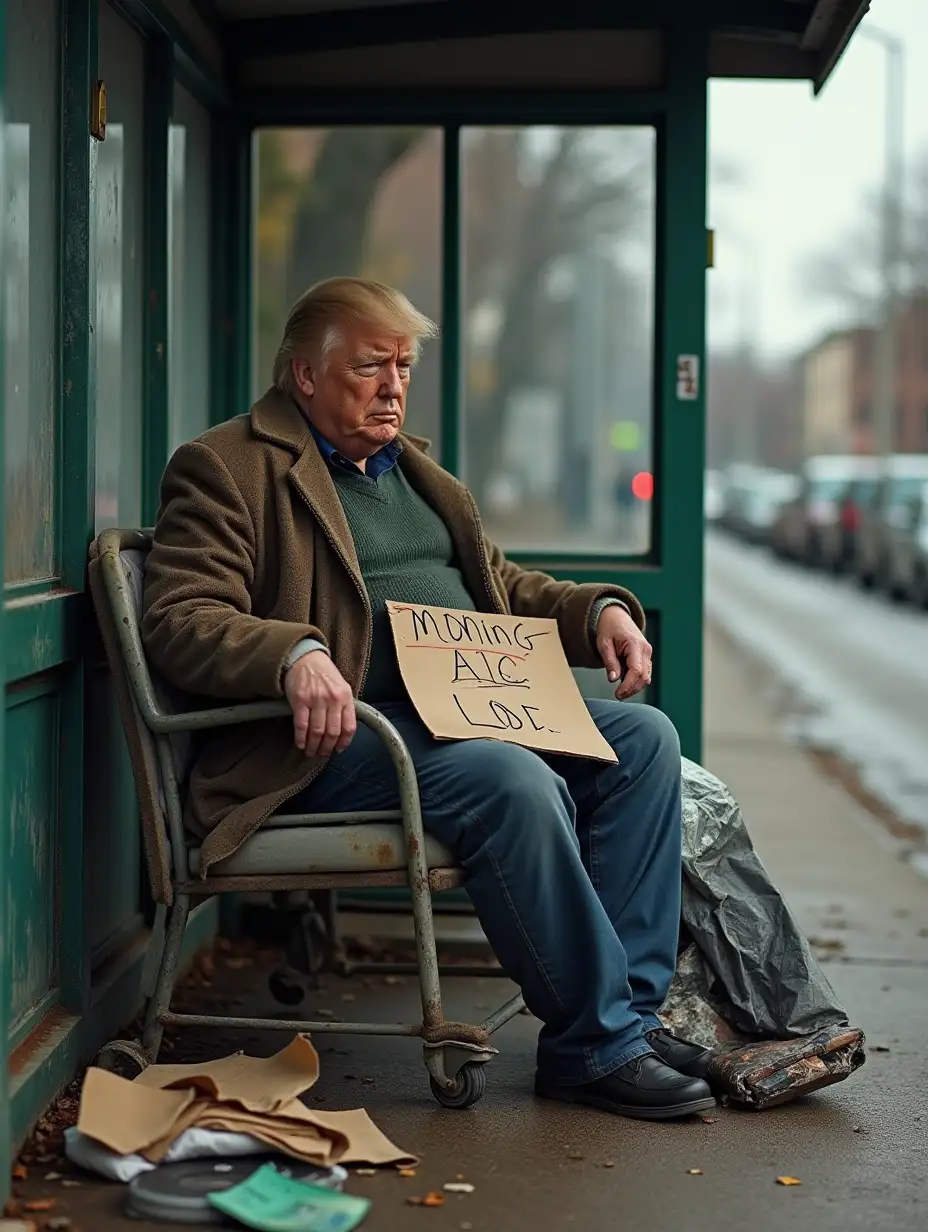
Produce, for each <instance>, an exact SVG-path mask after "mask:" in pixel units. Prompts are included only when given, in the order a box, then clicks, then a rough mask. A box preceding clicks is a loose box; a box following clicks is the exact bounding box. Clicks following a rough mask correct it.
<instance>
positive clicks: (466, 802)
mask: <svg viewBox="0 0 928 1232" xmlns="http://www.w3.org/2000/svg"><path fill="white" fill-rule="evenodd" d="M587 706H588V708H589V711H590V714H591V715H592V717H593V719H594V721H595V723H596V726H597V727H598V728H599V730H600V731H601V732H602V734H603V736H604V737H605V739H606V740H607V741H608V743H609V744H610V745H611V747H612V748H613V749H614V750H615V751H616V753H617V754H618V757H619V759H620V760H619V764H618V765H607V764H605V763H602V762H594V761H590V760H587V759H585V758H573V757H562V756H552V755H550V754H540V753H534V752H532V751H530V750H529V749H524V748H521V747H519V746H518V745H514V744H504V743H502V742H499V741H495V740H462V741H453V742H447V741H441V742H440V741H437V740H433V739H432V737H431V736H430V734H429V732H428V731H427V729H426V728H425V726H424V725H423V724H422V722H421V721H420V720H419V718H418V716H417V715H416V714H415V712H414V710H413V709H412V707H411V706H410V705H408V704H400V705H389V706H383V707H381V708H380V709H381V710H382V712H383V713H384V714H385V715H386V716H387V718H389V719H390V721H391V722H392V723H393V724H394V725H395V726H396V728H397V729H398V731H399V732H400V734H401V735H402V737H403V739H404V740H405V741H406V744H407V746H408V747H409V751H410V753H411V755H412V759H413V762H414V763H415V766H416V772H417V775H418V779H419V791H420V796H421V801H422V818H423V822H424V825H425V829H426V830H427V831H428V833H430V834H432V835H434V836H435V838H437V839H439V840H440V841H441V842H443V843H445V844H446V845H447V846H448V847H450V848H451V849H452V850H453V851H454V852H455V853H456V855H457V858H458V860H459V861H460V863H461V864H462V865H463V866H464V868H465V869H466V870H467V875H468V876H467V883H466V888H467V892H468V894H469V895H470V898H471V900H472V902H473V904H474V907H475V909H476V912H477V916H478V917H479V919H480V923H481V925H482V926H483V929H484V932H485V933H486V936H487V939H488V940H489V942H490V944H491V945H492V947H493V949H494V951H495V953H496V955H497V957H498V959H499V961H500V963H501V964H502V966H503V968H504V970H505V971H506V972H507V974H508V975H509V976H510V977H511V978H512V979H513V980H514V981H515V982H516V983H517V984H518V985H519V987H520V988H521V989H522V993H523V995H524V997H525V1002H526V1005H527V1006H528V1008H529V1010H531V1012H532V1013H533V1014H534V1015H535V1016H536V1017H537V1018H539V1019H540V1020H541V1022H542V1023H543V1027H542V1030H541V1034H540V1036H539V1042H538V1071H539V1074H540V1076H541V1077H542V1078H544V1079H545V1080H546V1081H549V1082H556V1083H563V1084H565V1085H574V1084H579V1083H584V1082H589V1081H591V1080H592V1079H595V1078H598V1077H602V1076H603V1075H604V1074H608V1073H610V1072H611V1071H612V1070H615V1069H617V1068H618V1067H619V1066H620V1065H624V1064H625V1062H626V1061H629V1060H631V1059H632V1058H633V1057H636V1056H641V1055H642V1054H644V1053H646V1052H647V1051H648V1050H649V1049H648V1045H647V1042H646V1041H645V1038H644V1032H645V1031H647V1030H649V1029H650V1028H652V1027H655V1026H658V1025H659V1023H658V1020H657V1018H656V1017H655V1014H656V1011H657V1010H658V1009H659V1008H660V1006H661V1004H662V1002H663V1000H664V997H665V995H666V993H667V989H668V986H669V984H670V980H671V977H672V976H673V972H674V968H675V965H676V949H677V938H678V933H679V927H680V893H681V858H682V857H681V844H682V819H681V811H680V745H679V741H678V738H677V733H676V731H675V730H674V727H673V725H672V724H671V722H670V720H669V719H668V718H667V717H666V716H665V715H664V714H662V713H661V712H660V711H659V710H655V709H653V708H651V707H649V706H644V705H641V704H638V703H635V704H630V703H627V702H616V701H595V700H594V701H588V702H587ZM295 803H296V804H297V806H298V807H299V808H304V809H305V810H306V811H313V812H338V811H342V810H350V809H358V810H361V809H375V808H380V809H384V808H397V807H398V806H399V804H398V796H397V791H396V785H395V777H394V772H393V766H392V763H391V762H390V760H389V757H388V755H387V753H386V752H385V750H384V748H383V746H382V745H381V743H380V742H379V740H378V739H377V737H376V736H374V735H373V734H372V732H371V731H370V730H369V729H368V728H365V727H360V726H359V728H358V732H357V735H356V736H355V738H354V740H353V741H352V743H351V745H350V747H349V748H348V749H347V750H346V751H345V752H344V753H342V754H340V755H338V756H335V757H333V758H332V760H331V761H330V763H329V765H328V766H327V767H326V769H325V770H324V771H323V773H322V774H321V775H320V776H319V778H318V779H316V781H315V782H314V783H312V784H311V785H310V787H309V788H308V789H307V790H306V791H305V792H304V793H303V794H302V796H301V797H300V798H298V801H296V802H295Z"/></svg>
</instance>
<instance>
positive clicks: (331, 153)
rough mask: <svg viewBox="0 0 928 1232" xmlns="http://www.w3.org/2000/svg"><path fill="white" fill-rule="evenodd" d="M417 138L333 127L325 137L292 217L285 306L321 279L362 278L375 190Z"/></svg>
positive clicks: (402, 132) (412, 132)
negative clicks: (365, 243)
mask: <svg viewBox="0 0 928 1232" xmlns="http://www.w3.org/2000/svg"><path fill="white" fill-rule="evenodd" d="M421 135H422V130H421V129H415V128H408V129H393V128H387V129H385V128H335V129H332V130H331V131H330V132H329V133H328V134H327V136H326V138H325V140H324V142H323V146H322V149H321V151H320V152H319V155H318V157H317V159H316V163H315V166H314V167H313V169H312V172H311V174H310V175H309V177H308V178H307V180H306V182H305V185H304V186H303V189H302V192H301V195H300V201H299V204H298V205H297V209H296V216H295V218H294V225H293V242H292V248H291V254H290V262H289V269H288V272H287V294H288V297H289V302H290V303H293V302H294V301H295V300H296V299H298V298H299V297H300V296H301V295H302V294H303V292H304V291H306V290H307V289H308V288H309V287H310V286H312V284H313V283H315V282H319V281H320V280H321V279H323V278H333V277H337V276H339V275H357V274H360V273H361V269H362V264H363V259H364V242H365V237H366V233H367V225H368V219H369V217H370V212H371V208H372V206H373V204H374V201H375V198H376V195H377V188H378V186H379V185H380V183H381V181H382V180H383V177H384V176H385V175H386V174H387V172H388V171H389V170H390V168H391V167H393V166H394V164H395V163H397V162H399V160H400V159H401V158H402V157H403V156H404V155H405V154H406V153H408V151H409V150H410V149H411V148H412V146H413V145H414V144H415V143H416V141H418V140H419V138H420V137H421Z"/></svg>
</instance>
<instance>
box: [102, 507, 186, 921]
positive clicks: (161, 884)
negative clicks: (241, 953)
mask: <svg viewBox="0 0 928 1232" xmlns="http://www.w3.org/2000/svg"><path fill="white" fill-rule="evenodd" d="M150 549H151V536H150V535H149V534H147V533H146V532H144V531H132V530H106V531H103V533H102V534H101V535H99V536H98V538H97V539H96V540H95V541H94V543H93V544H92V545H91V549H90V570H89V573H90V589H91V594H92V596H93V602H94V608H95V610H96V613H97V620H98V622H99V625H100V632H101V634H102V637H103V644H104V648H105V650H106V657H107V662H108V663H109V667H110V671H111V673H112V676H113V683H114V687H115V690H116V697H117V701H118V703H119V712H120V716H121V718H122V723H123V729H124V731H125V736H126V742H127V744H128V747H129V757H130V760H131V762H132V772H133V777H134V779H135V787H136V792H137V794H138V798H139V809H140V813H141V818H142V833H143V841H144V845H145V857H146V862H147V865H148V874H149V880H150V882H151V889H152V896H153V897H154V899H155V902H157V903H166V904H170V903H171V901H172V900H173V891H172V888H171V864H172V861H171V842H170V827H169V825H168V815H167V797H166V793H165V783H164V773H165V766H164V761H162V759H161V758H160V757H159V743H160V742H163V741H169V747H170V757H169V758H166V759H164V760H165V761H166V762H167V766H168V768H169V772H173V775H174V778H175V785H176V787H177V794H178V796H182V794H183V786H184V783H185V782H186V779H187V776H188V773H189V769H190V764H191V761H192V758H193V752H194V745H193V738H192V736H191V735H190V734H189V733H177V734H172V735H171V736H169V737H168V736H164V735H157V734H155V733H154V732H152V731H150V730H149V728H148V726H147V725H146V723H145V720H144V718H143V715H142V712H141V710H140V708H139V705H138V702H137V700H136V698H137V691H138V690H139V689H140V690H141V693H142V695H145V694H148V695H152V694H153V695H154V697H155V699H156V702H157V705H158V709H159V710H160V711H161V712H162V713H164V714H177V713H179V712H180V711H182V710H184V709H186V706H185V705H184V697H183V695H182V694H181V693H180V692H179V691H178V690H176V689H174V688H173V687H171V686H169V685H168V684H167V683H166V682H165V681H164V680H162V679H160V678H159V677H158V676H157V673H155V672H153V671H152V669H151V667H150V666H149V664H148V661H147V659H146V656H145V652H144V648H143V647H142V640H141V631H140V624H141V613H142V592H143V587H144V581H145V561H146V559H147V556H148V552H149V550H150Z"/></svg>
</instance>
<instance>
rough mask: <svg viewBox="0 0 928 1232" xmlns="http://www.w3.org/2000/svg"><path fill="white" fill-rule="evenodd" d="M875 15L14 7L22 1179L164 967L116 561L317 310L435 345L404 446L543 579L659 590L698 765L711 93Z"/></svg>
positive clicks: (9, 127) (0, 951) (13, 1009)
mask: <svg viewBox="0 0 928 1232" xmlns="http://www.w3.org/2000/svg"><path fill="white" fill-rule="evenodd" d="M867 7H868V4H867V3H866V0H697V2H693V0H689V2H684V0H654V2H653V3H651V4H649V5H644V4H641V3H639V2H638V0H614V2H613V3H612V4H608V5H607V4H603V3H600V2H599V0H577V2H575V3H574V4H572V5H570V6H552V7H551V8H550V9H548V10H545V9H543V8H539V9H535V8H534V7H533V6H519V5H510V4H506V3H499V2H498V0H497V2H496V3H494V4H487V3H484V2H483V0H479V2H473V3H469V4H461V3H453V2H451V0H409V2H406V3H387V2H381V3H377V4H370V5H369V6H368V7H363V6H362V5H355V4H353V3H352V2H351V0H347V2H342V0H339V2H336V0H266V2H263V0H113V2H112V3H109V2H107V0H6V3H5V4H4V5H3V8H2V13H3V26H2V31H0V37H2V56H0V63H2V74H3V75H2V101H3V148H2V157H3V162H2V166H3V188H4V191H3V194H2V208H3V232H2V233H3V246H2V277H3V286H4V296H3V300H2V313H3V321H2V339H3V346H2V351H0V355H2V365H3V381H2V403H0V417H2V425H3V430H2V432H0V496H2V501H3V509H4V534H3V537H2V557H3V579H4V596H3V597H4V603H3V612H2V624H0V665H2V671H3V679H4V682H5V694H4V705H3V706H2V707H0V798H2V801H3V807H2V811H0V830H2V833H0V885H2V887H3V894H4V895H5V907H4V911H5V915H4V926H3V930H2V946H0V1039H2V1040H3V1041H4V1044H5V1049H6V1058H7V1063H6V1064H5V1065H4V1066H3V1067H2V1068H0V1176H3V1177H6V1176H7V1175H8V1168H7V1166H6V1164H7V1162H8V1160H9V1157H10V1153H11V1151H12V1149H13V1147H14V1145H15V1144H16V1143H17V1142H18V1141H20V1140H21V1139H22V1138H23V1136H24V1135H25V1134H26V1133H27V1131H28V1129H29V1126H30V1125H31V1124H32V1123H33V1122H34V1121H35V1119H36V1118H37V1117H38V1116H39V1115H40V1114H41V1112H42V1110H43V1108H45V1107H46V1106H47V1104H48V1102H49V1101H50V1100H51V1099H52V1097H53V1096H54V1095H55V1093H56V1092H57V1091H58V1090H60V1089H61V1087H62V1086H63V1085H64V1084H65V1083H66V1082H67V1081H68V1080H69V1079H70V1078H71V1077H72V1076H73V1075H74V1073H75V1072H76V1070H77V1068H78V1066H79V1065H80V1064H81V1063H82V1062H83V1061H85V1060H87V1059H88V1058H89V1057H90V1056H91V1055H92V1054H93V1052H94V1051H95V1049H96V1048H97V1047H99V1045H100V1044H101V1043H102V1042H103V1041H104V1040H105V1039H107V1038H108V1037H109V1036H111V1035H112V1034H113V1033H114V1032H115V1030H116V1029H117V1028H118V1027H119V1026H120V1025H121V1024H122V1023H124V1022H125V1021H127V1020H128V1019H129V1018H131V1016H132V1014H133V1013H134V1011H135V1009H136V1006H137V1003H138V998H139V981H140V972H141V969H142V964H143V960H144V956H145V952H146V945H147V939H148V935H149V933H148V929H149V925H150V919H151V912H150V905H149V903H148V900H147V895H146V891H145V888H144V884H143V875H142V868H141V861H140V836H139V827H138V821H137V807H136V803H135V798H134V791H133V786H132V778H131V773H130V770H129V765H128V760H127V756H126V750H125V744H124V739H123V735H122V732H121V728H120V725H119V719H118V715H117V712H116V708H115V704H114V699H113V696H112V690H111V685H110V681H109V678H108V674H107V670H106V667H105V663H104V659H103V654H102V649H101V646H100V642H99V639H98V635H97V633H96V629H95V624H94V619H93V615H92V611H91V608H90V604H89V598H88V594H87V587H86V564H87V549H88V544H89V542H90V541H91V539H92V538H93V537H94V535H95V534H96V533H97V532H98V531H100V530H101V529H103V528H104V527H107V526H120V527H144V526H150V525H151V524H152V522H153V520H154V518H155V516H156V512H157V504H158V487H159V480H160V476H161V473H162V470H163V468H164V466H165V463H166V461H167V459H168V457H169V456H170V454H171V452H172V450H173V449H174V448H175V447H176V446H177V445H178V444H179V443H181V442H183V441H184V440H187V439H189V438H190V437H192V436H195V435H197V434H198V433H200V432H202V431H204V430H205V429H206V428H208V427H209V426H210V425H211V424H215V423H217V422H219V421H221V420H223V419H225V418H227V417H229V416H232V415H237V414H240V413H242V412H244V411H246V410H247V408H248V405H249V403H250V401H251V400H252V397H253V395H254V393H255V392H256V391H259V390H261V389H263V388H264V387H265V385H266V384H267V383H268V381H269V364H270V356H271V355H272V353H273V347H274V346H275V345H276V341H277V336H278V334H279V330H280V328H281V325H282V322H283V319H284V317H285V314H286V311H287V308H288V305H289V303H290V302H291V301H292V300H293V299H294V298H295V297H296V295H297V294H298V293H299V292H300V291H302V290H303V289H304V288H305V287H306V286H307V285H308V284H309V283H311V282H312V281H315V280H316V279H318V278H322V277H326V276H329V275H332V274H366V275H369V276H374V277H378V278H380V279H382V280H384V281H388V282H391V283H394V284H396V285H398V286H400V287H401V288H402V289H404V290H405V291H406V292H407V293H408V294H409V295H410V296H411V297H412V299H413V300H414V301H415V302H416V303H417V304H418V306H419V307H421V308H423V309H424V310H425V311H426V312H428V313H430V315H432V316H434V317H435V318H436V319H437V320H438V322H439V324H440V326H441V341H440V343H439V344H436V345H435V347H434V348H433V351H432V352H431V353H430V354H428V355H426V357H425V359H424V360H423V364H422V367H421V369H420V371H419V372H418V373H417V374H416V378H415V385H414V390H413V393H412V394H411V398H410V411H409V420H408V427H409V428H410V429H411V430H412V431H416V432H419V433H421V434H423V435H427V436H429V437H431V438H432V440H433V441H434V449H433V452H434V454H435V456H437V457H438V458H439V459H440V460H441V462H442V463H443V465H444V466H446V467H447V468H448V469H449V470H451V471H452V472H454V473H456V474H458V475H459V476H461V477H462V478H463V479H464V480H465V481H466V482H467V483H468V484H469V485H470V486H471V487H472V489H473V490H474V492H475V495H476V496H477V499H478V502H479V504H480V506H481V510H482V512H483V514H484V517H485V520H486V522H487V524H488V529H489V531H490V533H491V534H492V536H493V537H494V538H495V539H496V540H497V541H498V542H499V543H500V544H501V546H503V547H504V548H505V549H506V551H507V552H508V553H509V554H510V555H511V556H513V557H514V558H515V559H518V560H519V561H521V562H524V563H529V562H530V563H532V564H537V565H538V566H539V567H543V568H545V569H546V570H549V571H550V572H552V573H553V574H555V575H556V576H570V577H574V578H577V579H579V580H593V579H597V580H598V579H607V580H615V581H618V582H620V583H622V584H625V585H628V586H630V587H631V588H632V589H634V590H635V591H636V593H637V594H638V595H639V596H640V597H641V599H642V601H643V603H644V606H645V608H646V610H647V613H648V618H649V622H650V623H649V628H650V636H651V640H652V641H653V642H654V643H655V646H656V650H657V653H656V664H657V673H656V675H655V679H654V683H653V685H652V686H651V689H650V697H649V699H648V700H650V701H651V702H654V703H656V704H657V705H659V706H661V707H662V708H663V709H665V710H666V711H667V712H668V713H669V714H670V716H671V717H672V718H673V720H674V721H675V723H676V725H677V727H678V729H679V731H680V733H681V738H682V743H683V748H684V752H685V753H686V754H687V755H688V756H690V757H692V758H694V759H698V757H699V754H700V723H701V704H702V697H701V653H702V651H701V635H702V541H703V518H702V484H703V459H704V438H705V375H706V374H705V363H704V358H705V357H704V318H705V279H706V269H707V266H709V265H710V264H711V236H710V235H709V233H708V232H707V229H706V216H705V202H706V178H707V176H706V162H707V137H706V98H707V82H708V80H709V78H710V77H713V76H717V77H743V78H752V77H753V78H760V77H776V78H800V79H807V80H809V81H810V82H811V83H812V84H813V86H814V88H815V89H816V90H818V89H820V88H821V87H822V85H823V84H824V82H825V80H826V79H827V77H828V74H829V73H830V71H831V70H832V68H833V67H834V65H835V63H836V61H837V59H838V57H839V56H840V55H841V53H842V51H843V49H844V47H845V45H846V43H847V41H848V39H849V38H850V36H851V34H852V32H853V30H854V28H855V26H856V24H857V23H858V21H859V20H860V18H861V17H862V15H863V13H864V12H865V10H866V9H867ZM582 683H583V686H584V688H586V689H588V690H594V691H595V690H598V689H601V688H602V687H603V685H602V683H601V682H599V681H598V680H594V679H593V678H592V676H591V678H590V679H589V680H584V681H582ZM215 926H216V916H215V912H211V909H210V905H207V907H206V908H205V910H204V911H203V912H202V913H201V917H200V923H199V936H200V938H201V939H205V938H206V937H207V936H208V935H209V934H210V932H211V931H212V930H213V929H214V928H215ZM196 935H197V934H196V930H195V933H194V941H196Z"/></svg>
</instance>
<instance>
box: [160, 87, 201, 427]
mask: <svg viewBox="0 0 928 1232" xmlns="http://www.w3.org/2000/svg"><path fill="white" fill-rule="evenodd" d="M168 136H169V145H168V166H169V176H170V193H169V196H168V242H169V247H170V251H171V272H170V279H169V283H168V314H169V315H168V397H169V402H170V445H171V449H172V450H173V449H175V448H176V447H177V446H178V445H180V444H182V443H183V442H184V441H188V440H190V439H191V438H192V437H194V436H199V434H200V433H201V432H205V431H206V429H207V428H208V427H209V423H210V410H209V395H210V381H209V356H210V182H211V180H210V119H209V112H208V111H207V110H206V108H205V107H201V106H200V104H199V103H198V102H197V101H196V100H195V99H194V98H192V97H191V95H190V94H188V92H187V91H186V90H185V89H183V88H182V87H181V86H177V85H176V86H175V87H174V120H173V123H172V124H171V128H170V132H169V134H168Z"/></svg>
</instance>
